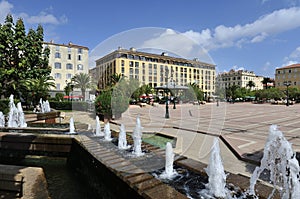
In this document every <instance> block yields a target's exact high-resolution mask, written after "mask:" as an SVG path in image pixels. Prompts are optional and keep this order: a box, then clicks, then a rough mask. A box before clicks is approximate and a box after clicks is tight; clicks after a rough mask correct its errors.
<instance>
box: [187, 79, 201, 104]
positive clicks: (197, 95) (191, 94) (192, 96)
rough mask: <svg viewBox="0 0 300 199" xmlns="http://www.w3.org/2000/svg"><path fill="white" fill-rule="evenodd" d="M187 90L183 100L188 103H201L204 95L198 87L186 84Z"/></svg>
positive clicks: (193, 84)
mask: <svg viewBox="0 0 300 199" xmlns="http://www.w3.org/2000/svg"><path fill="white" fill-rule="evenodd" d="M188 87H189V90H188V91H187V92H185V98H186V100H189V101H194V100H198V101H202V100H203V99H204V93H203V92H202V91H201V89H200V88H199V85H198V84H196V83H195V82H194V83H189V84H188Z"/></svg>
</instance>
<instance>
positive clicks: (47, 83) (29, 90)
mask: <svg viewBox="0 0 300 199" xmlns="http://www.w3.org/2000/svg"><path fill="white" fill-rule="evenodd" d="M21 85H22V88H23V89H22V91H23V92H21V93H20V96H21V97H23V98H24V100H25V101H26V102H27V104H30V103H32V105H36V104H38V103H39V100H40V98H43V99H44V100H46V99H47V97H48V93H49V91H50V89H51V87H55V83H54V79H53V77H52V76H41V77H40V78H38V79H33V78H28V79H26V80H22V81H21ZM24 91H25V92H24Z"/></svg>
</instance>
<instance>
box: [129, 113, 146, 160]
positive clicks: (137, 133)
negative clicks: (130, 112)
mask: <svg viewBox="0 0 300 199" xmlns="http://www.w3.org/2000/svg"><path fill="white" fill-rule="evenodd" d="M142 129H143V127H142V126H141V121H140V117H139V116H137V118H136V126H135V128H134V130H133V134H132V138H133V152H132V153H133V154H134V155H136V156H137V157H139V156H142V155H144V153H143V152H142Z"/></svg>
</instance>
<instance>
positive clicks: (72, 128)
mask: <svg viewBox="0 0 300 199" xmlns="http://www.w3.org/2000/svg"><path fill="white" fill-rule="evenodd" d="M68 134H69V135H74V134H77V133H76V132H75V126H74V119H73V117H71V118H70V132H69V133H68Z"/></svg>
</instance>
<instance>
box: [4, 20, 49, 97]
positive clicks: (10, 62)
mask: <svg viewBox="0 0 300 199" xmlns="http://www.w3.org/2000/svg"><path fill="white" fill-rule="evenodd" d="M43 34H44V33H43V28H42V26H38V28H37V29H36V30H33V29H30V30H29V31H28V34H27V35H26V32H25V26H24V23H23V20H22V19H18V20H17V22H16V24H14V22H13V17H12V16H11V15H7V17H6V19H5V21H4V24H3V25H1V24H0V79H1V81H0V87H1V88H2V89H1V90H0V95H4V96H5V97H9V95H10V94H14V96H15V97H16V98H19V97H20V93H21V91H22V87H23V86H24V85H22V81H24V80H26V79H39V78H40V77H41V76H48V75H49V74H50V72H51V68H50V67H49V65H48V58H49V53H50V51H49V49H47V48H46V49H43V36H44V35H43Z"/></svg>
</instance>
